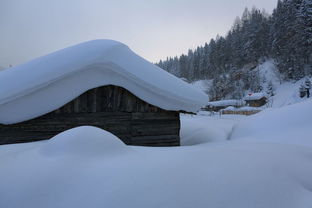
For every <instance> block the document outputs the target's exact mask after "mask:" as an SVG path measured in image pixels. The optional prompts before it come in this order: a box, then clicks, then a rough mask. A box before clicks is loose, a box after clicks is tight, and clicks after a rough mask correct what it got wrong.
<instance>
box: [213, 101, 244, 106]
mask: <svg viewBox="0 0 312 208" xmlns="http://www.w3.org/2000/svg"><path fill="white" fill-rule="evenodd" d="M243 104H244V102H243V101H241V100H218V101H211V102H208V105H210V106H215V107H217V106H230V105H233V106H240V105H243Z"/></svg>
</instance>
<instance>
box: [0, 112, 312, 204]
mask: <svg viewBox="0 0 312 208" xmlns="http://www.w3.org/2000/svg"><path fill="white" fill-rule="evenodd" d="M189 118H191V117H189ZM200 119H201V121H200V120H197V121H196V120H195V123H202V122H206V121H208V124H209V123H213V122H214V121H215V120H214V119H216V118H214V119H213V120H210V119H212V118H211V117H206V118H200ZM209 120H210V122H209ZM184 121H185V120H184V117H182V124H183V122H184ZM202 125H204V123H202ZM218 125H220V128H219V129H220V130H221V129H223V130H225V131H227V132H229V128H231V125H226V126H228V127H226V126H223V127H222V126H221V125H222V122H220V123H219V124H218ZM182 126H183V125H182ZM78 130H79V131H80V130H81V131H82V130H83V131H84V130H86V128H82V129H78ZM78 130H77V129H76V130H74V131H72V132H70V131H69V132H67V133H68V136H69V137H72V136H73V138H74V137H76V135H75V133H77V132H79V131H78ZM87 131H88V135H90V136H91V135H97V133H96V132H98V131H99V130H98V129H90V128H87ZM82 133H83V132H82ZM85 133H87V132H86V131H85ZM98 133H99V134H102V133H100V132H98ZM59 136H60V135H59ZM63 136H67V135H63ZM63 136H62V137H63ZM196 137H197V135H194V138H196ZM221 137H223V136H222V135H221V134H220V137H219V138H221ZM58 139H61V137H59V138H55V141H54V142H57V143H59V144H62V145H65V148H66V151H69V152H74V153H75V154H63V153H62V151H61V155H62V157H59V156H58V154H57V152H56V149H53V151H52V150H51V151H52V152H53V153H55V154H42V151H43V149H45V147H46V145H47V144H46V142H41V143H38V142H35V143H29V144H21V145H4V146H0V153H2V154H0V155H2V156H1V157H0V164H1V171H0V184H1V186H0V207H5V208H13V207H32V208H42V207H45V208H55V207H58V208H68V207H75V208H85V207H91V208H100V207H136V208H141V207H142V208H146V207H149V208H159V207H162V208H172V207H179V208H189V207H196V208H207V207H218V208H228V207H234V208H236V207H237V208H250V207H252V208H276V207H283V208H294V207H296V208H304V207H309V206H310V205H311V204H312V194H311V189H312V179H311V175H312V165H311V164H312V163H311V158H312V151H311V148H306V147H303V146H298V145H287V144H273V143H259V142H258V143H255V142H254V143H253V142H219V143H211V144H208V143H205V144H202V145H194V146H187V147H175V148H147V147H133V149H134V150H135V151H130V152H128V154H120V153H119V154H116V155H119V156H118V157H107V155H106V154H89V153H91V152H90V149H89V148H88V150H87V151H85V149H83V147H82V146H81V145H80V142H78V147H79V148H78V149H80V150H82V151H83V152H84V151H85V152H88V154H82V155H83V157H81V156H80V155H78V154H77V153H78V152H77V151H76V150H77V149H76V147H77V146H76V147H73V148H74V149H75V150H74V151H72V150H70V149H68V147H69V146H68V145H74V146H75V145H76V142H75V141H74V139H73V140H72V139H69V140H70V142H68V143H67V142H66V141H64V142H62V141H60V140H59V141H57V140H58ZM62 139H66V138H62ZM89 140H93V139H92V138H88V141H89ZM78 141H80V139H78ZM81 141H83V140H81ZM95 141H97V139H95ZM92 143H93V142H92ZM108 143H109V144H111V140H109V142H108ZM94 144H95V143H94ZM105 144H106V142H104V143H102V144H100V146H102V147H104V146H105ZM30 145H31V146H32V147H31V146H30ZM21 146H24V148H21ZM113 146H114V148H113V149H114V151H115V150H117V151H119V149H120V148H119V144H116V146H115V144H114V145H113ZM117 146H118V147H117ZM14 148H17V149H19V150H21V149H23V150H22V151H18V150H15V151H13V149H14ZM92 148H95V149H96V151H98V150H97V147H96V145H94V146H93V147H92ZM8 149H10V150H9V153H8V152H7V150H8ZM40 150H41V151H40ZM104 150H105V151H107V150H108V148H107V149H105V147H104ZM49 151H50V150H49ZM43 152H46V150H44V151H43ZM5 153H7V154H5Z"/></svg>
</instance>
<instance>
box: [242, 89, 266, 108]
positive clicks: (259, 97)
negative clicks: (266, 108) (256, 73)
mask: <svg viewBox="0 0 312 208" xmlns="http://www.w3.org/2000/svg"><path fill="white" fill-rule="evenodd" d="M244 100H245V102H246V104H247V105H248V106H250V107H261V106H263V105H265V104H266V103H267V95H266V94H265V93H261V92H258V93H250V94H248V95H246V96H245V97H244Z"/></svg>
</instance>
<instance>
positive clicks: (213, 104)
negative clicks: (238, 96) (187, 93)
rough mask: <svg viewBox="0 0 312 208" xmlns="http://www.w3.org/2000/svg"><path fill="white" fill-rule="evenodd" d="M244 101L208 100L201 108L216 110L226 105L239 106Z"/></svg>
mask: <svg viewBox="0 0 312 208" xmlns="http://www.w3.org/2000/svg"><path fill="white" fill-rule="evenodd" d="M244 104H245V103H244V101H242V100H218V101H210V102H208V105H206V106H205V107H204V108H203V110H206V111H212V112H218V111H220V110H222V109H225V108H227V107H230V106H232V107H236V108H239V107H241V106H243V105H244Z"/></svg>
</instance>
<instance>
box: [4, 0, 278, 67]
mask: <svg viewBox="0 0 312 208" xmlns="http://www.w3.org/2000/svg"><path fill="white" fill-rule="evenodd" d="M276 3H277V0H232V1H230V0H214V1H213V0H145V1H144V0H0V27H1V36H0V37H1V38H0V65H2V66H8V65H9V64H13V65H16V64H20V63H23V62H25V61H28V60H31V59H33V58H35V57H38V56H42V55H45V54H47V53H50V52H53V51H56V50H59V49H61V48H65V47H67V46H70V45H74V44H77V43H80V42H84V41H88V40H92V39H114V40H118V41H121V42H123V43H125V44H126V45H128V46H129V47H130V48H131V49H132V50H133V51H135V52H136V53H138V54H139V55H141V56H143V57H144V58H146V59H147V60H149V61H152V62H156V61H158V60H159V59H164V58H166V57H167V56H175V55H180V54H182V53H186V52H187V50H188V49H189V48H194V47H196V46H199V45H202V44H204V43H205V42H207V41H209V40H210V39H211V38H214V37H215V36H216V35H217V34H220V35H224V34H225V33H226V32H227V31H228V30H229V29H230V27H231V25H232V23H233V22H234V19H235V17H236V16H241V14H242V12H243V10H244V8H245V7H248V8H252V7H253V6H255V7H257V8H259V9H265V10H266V11H267V12H269V13H271V12H272V10H273V8H274V7H275V6H276Z"/></svg>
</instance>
